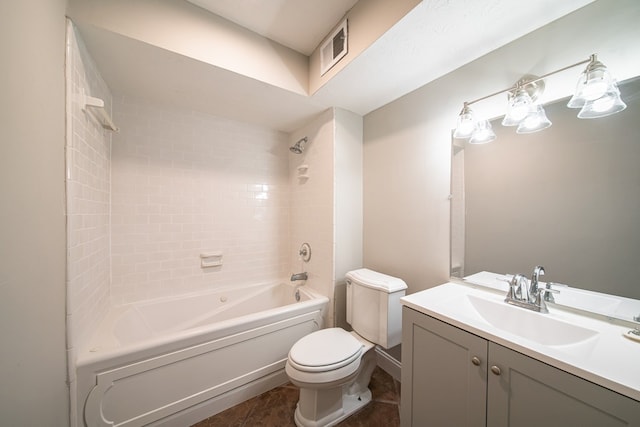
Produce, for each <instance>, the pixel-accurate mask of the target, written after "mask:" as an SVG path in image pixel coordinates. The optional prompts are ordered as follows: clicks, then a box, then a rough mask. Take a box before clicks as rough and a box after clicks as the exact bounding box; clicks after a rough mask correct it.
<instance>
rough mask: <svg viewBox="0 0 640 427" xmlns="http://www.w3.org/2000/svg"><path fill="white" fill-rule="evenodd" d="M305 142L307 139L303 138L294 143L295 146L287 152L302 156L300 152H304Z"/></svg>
mask: <svg viewBox="0 0 640 427" xmlns="http://www.w3.org/2000/svg"><path fill="white" fill-rule="evenodd" d="M307 141H308V139H307V137H306V136H305V137H304V138H302V139H301V140H299V141H298V142H296V143H295V145H293V146H292V147H289V151H291V152H292V153H296V154H302V152H303V151H304V144H305V143H306V142H307Z"/></svg>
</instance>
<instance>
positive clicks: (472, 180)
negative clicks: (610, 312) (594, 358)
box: [451, 77, 640, 299]
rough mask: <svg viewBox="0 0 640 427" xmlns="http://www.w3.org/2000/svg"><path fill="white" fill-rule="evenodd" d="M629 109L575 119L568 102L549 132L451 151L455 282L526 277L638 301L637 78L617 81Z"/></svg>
mask: <svg viewBox="0 0 640 427" xmlns="http://www.w3.org/2000/svg"><path fill="white" fill-rule="evenodd" d="M620 90H621V93H622V99H623V100H624V102H625V103H626V104H627V109H626V110H625V111H622V112H621V113H618V114H614V115H612V116H608V117H604V118H599V119H588V120H585V119H578V118H577V117H576V115H577V110H575V109H569V108H567V107H566V103H567V99H563V100H559V101H557V102H553V103H550V104H548V105H546V106H545V109H546V111H547V116H548V117H549V119H550V120H551V122H552V123H553V125H552V126H551V127H550V128H548V129H545V130H543V131H540V132H536V133H532V134H524V135H518V134H516V133H515V128H513V127H503V126H502V125H501V124H500V121H501V118H500V119H496V120H494V121H493V122H492V126H493V129H494V131H495V133H496V135H497V139H496V140H495V141H493V142H491V143H488V144H483V145H471V144H468V143H466V142H465V141H460V140H454V142H453V148H452V194H453V198H452V210H451V276H452V277H455V278H464V277H468V276H470V275H472V274H474V273H478V272H481V271H490V272H494V273H500V274H506V273H509V274H515V273H523V274H525V275H527V276H528V277H530V275H531V271H532V269H533V267H534V266H535V265H543V266H544V267H545V269H546V275H545V276H544V277H543V278H542V279H541V280H544V281H552V282H558V283H563V284H567V285H569V286H571V287H572V288H581V289H586V290H590V291H596V292H601V293H605V294H612V295H617V296H622V297H627V298H633V299H640V77H636V78H634V79H629V80H627V81H625V82H622V83H620Z"/></svg>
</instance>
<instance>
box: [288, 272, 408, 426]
mask: <svg viewBox="0 0 640 427" xmlns="http://www.w3.org/2000/svg"><path fill="white" fill-rule="evenodd" d="M406 287H407V286H406V284H405V283H404V282H403V281H402V280H400V279H398V278H395V277H391V276H387V275H384V274H382V273H377V272H374V271H372V270H368V269H360V270H354V271H351V272H349V273H347V320H348V321H349V320H350V321H351V322H350V323H351V326H352V327H353V328H354V331H352V332H347V331H345V330H344V329H342V328H328V329H322V330H320V331H316V332H313V333H311V334H309V335H307V336H305V337H303V338H301V339H300V340H298V341H297V342H296V343H295V344H294V345H293V347H292V348H291V350H290V351H289V357H288V360H287V363H286V365H285V371H286V373H287V375H288V376H289V379H290V380H291V382H292V383H293V384H294V385H296V386H298V387H299V388H300V398H299V400H298V404H297V406H296V410H295V415H294V419H295V422H296V425H297V426H299V427H321V426H322V427H325V426H332V425H335V424H337V423H339V422H340V421H342V420H344V419H345V418H347V417H348V416H349V415H351V414H353V413H354V412H356V411H357V410H358V409H360V408H362V407H363V406H364V405H366V404H367V403H369V402H370V401H371V391H370V390H369V388H368V386H369V381H370V379H371V374H372V373H373V370H374V369H375V367H376V356H375V351H374V347H375V345H376V344H383V346H384V347H385V348H389V347H392V346H395V345H397V344H399V343H400V333H401V305H400V298H401V297H402V296H404V294H405V290H406ZM389 320H390V323H389ZM381 321H382V322H381ZM359 332H362V334H361V333H359ZM362 335H365V337H363V336H362Z"/></svg>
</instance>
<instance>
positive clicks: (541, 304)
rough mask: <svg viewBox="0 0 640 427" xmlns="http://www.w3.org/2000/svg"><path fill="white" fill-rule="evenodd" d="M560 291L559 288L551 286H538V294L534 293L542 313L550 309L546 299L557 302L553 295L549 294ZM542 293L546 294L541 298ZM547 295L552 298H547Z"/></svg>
mask: <svg viewBox="0 0 640 427" xmlns="http://www.w3.org/2000/svg"><path fill="white" fill-rule="evenodd" d="M559 293H560V291H558V290H557V289H551V288H538V289H537V290H536V294H535V295H534V298H535V305H536V306H537V307H538V311H539V312H540V313H548V312H549V309H548V308H547V304H546V303H545V301H548V302H555V301H554V300H553V296H551V295H549V294H559ZM542 294H545V295H544V298H540V296H541V295H542ZM547 295H549V296H550V297H551V299H547Z"/></svg>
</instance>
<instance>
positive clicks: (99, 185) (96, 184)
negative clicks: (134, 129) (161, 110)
mask: <svg viewBox="0 0 640 427" xmlns="http://www.w3.org/2000/svg"><path fill="white" fill-rule="evenodd" d="M66 68H67V77H66V79H67V146H66V157H67V171H66V174H67V176H66V187H67V323H68V329H69V331H68V341H67V346H68V348H69V350H70V351H73V350H74V349H75V348H78V347H79V346H81V345H82V344H83V343H84V341H85V340H86V338H87V336H88V335H89V334H90V332H91V331H93V330H95V329H96V325H97V323H98V322H99V321H100V320H101V319H102V317H103V316H104V314H105V313H106V312H107V310H108V308H109V276H110V263H109V210H110V207H109V187H110V166H109V161H110V157H111V153H110V151H111V148H110V146H111V133H110V132H109V131H106V130H103V129H102V127H101V126H100V124H99V123H98V122H97V121H96V120H95V118H94V117H93V116H92V115H91V114H89V113H86V112H84V111H83V110H82V107H83V105H82V102H81V101H82V100H81V93H82V91H83V90H84V92H85V93H86V94H87V95H91V96H94V97H98V98H101V99H103V100H104V101H105V105H106V106H107V110H110V108H109V107H110V105H111V93H110V91H109V88H108V87H107V85H106V84H105V82H104V80H103V79H102V77H101V76H100V74H99V72H98V70H97V68H96V66H95V64H94V63H93V61H92V59H91V57H90V55H89V54H88V52H87V50H86V48H85V46H84V44H83V42H82V39H81V38H80V37H79V36H78V34H77V33H76V31H75V27H74V26H73V24H71V21H67V65H66ZM70 373H71V375H73V371H71V372H70ZM72 380H73V378H72Z"/></svg>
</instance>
